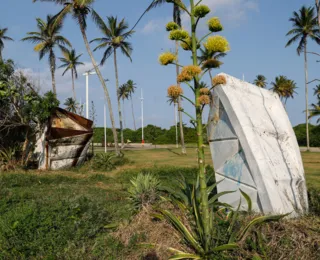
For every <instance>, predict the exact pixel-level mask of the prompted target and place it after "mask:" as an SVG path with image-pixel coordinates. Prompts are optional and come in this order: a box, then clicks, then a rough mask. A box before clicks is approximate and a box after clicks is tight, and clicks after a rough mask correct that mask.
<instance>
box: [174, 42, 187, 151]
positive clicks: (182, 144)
mask: <svg viewBox="0 0 320 260" xmlns="http://www.w3.org/2000/svg"><path fill="white" fill-rule="evenodd" d="M176 56H177V64H176V73H177V77H178V75H179V74H180V69H179V65H178V63H179V60H178V57H179V42H178V41H176ZM178 85H180V84H179V83H178ZM178 113H179V127H180V140H181V153H182V154H187V151H186V146H185V144H184V132H183V122H182V111H181V97H180V96H179V98H178Z"/></svg>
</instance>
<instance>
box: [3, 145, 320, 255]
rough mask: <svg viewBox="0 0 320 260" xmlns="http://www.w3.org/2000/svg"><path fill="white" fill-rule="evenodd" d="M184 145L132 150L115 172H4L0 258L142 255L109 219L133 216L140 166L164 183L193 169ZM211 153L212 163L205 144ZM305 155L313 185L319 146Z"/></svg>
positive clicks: (319, 170) (318, 173)
mask: <svg viewBox="0 0 320 260" xmlns="http://www.w3.org/2000/svg"><path fill="white" fill-rule="evenodd" d="M187 152H188V154H187V155H186V156H182V155H180V150H179V149H172V150H168V149H161V150H158V149H157V150H143V151H128V152H125V155H126V157H128V158H129V159H130V160H131V161H132V163H130V164H129V165H125V166H122V167H119V168H118V169H116V170H114V171H112V172H95V171H93V170H91V168H90V166H89V165H85V166H83V167H81V168H78V169H74V170H70V171H56V172H53V171H44V172H40V171H26V172H23V171H16V172H9V173H1V174H0V259H143V258H142V256H143V252H141V253H140V249H139V247H138V246H137V245H136V244H137V242H138V241H140V242H141V241H144V240H143V239H145V238H143V237H142V238H141V237H137V236H132V237H131V238H130V239H129V243H128V244H123V243H122V242H121V241H119V240H117V239H115V238H114V237H113V236H112V232H111V231H110V230H109V229H106V228H105V226H106V225H108V224H111V223H115V222H121V221H123V220H129V219H130V216H131V213H130V211H129V209H128V201H127V188H128V187H129V185H130V179H131V178H132V177H133V176H135V175H136V174H137V173H139V172H141V171H143V172H152V173H153V174H155V175H157V176H158V177H159V178H160V179H161V180H162V181H163V182H164V183H170V182H171V181H172V179H175V178H178V176H180V174H184V175H185V176H186V177H187V178H191V177H192V176H195V173H196V165H197V161H196V150H195V149H193V148H188V151H187ZM206 160H207V163H208V164H209V165H211V163H212V162H211V158H210V153H209V150H208V149H207V150H206ZM303 161H304V164H305V169H306V177H307V182H308V185H309V187H317V188H320V163H319V162H320V153H303ZM317 221H318V222H319V220H317ZM318 222H317V223H318ZM312 223H314V222H312ZM317 225H318V224H317ZM319 232H320V231H319ZM133 255H134V257H133ZM160 259H162V258H160Z"/></svg>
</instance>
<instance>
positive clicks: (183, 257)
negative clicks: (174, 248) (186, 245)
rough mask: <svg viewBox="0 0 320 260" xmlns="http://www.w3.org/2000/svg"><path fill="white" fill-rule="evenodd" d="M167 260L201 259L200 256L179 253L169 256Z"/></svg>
mask: <svg viewBox="0 0 320 260" xmlns="http://www.w3.org/2000/svg"><path fill="white" fill-rule="evenodd" d="M169 259H171V260H173V259H201V256H198V255H193V254H188V253H181V254H177V255H174V256H171V257H170V258H169Z"/></svg>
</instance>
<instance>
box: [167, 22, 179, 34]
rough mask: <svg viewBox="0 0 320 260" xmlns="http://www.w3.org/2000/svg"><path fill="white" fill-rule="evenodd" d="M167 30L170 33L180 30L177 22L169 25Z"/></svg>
mask: <svg viewBox="0 0 320 260" xmlns="http://www.w3.org/2000/svg"><path fill="white" fill-rule="evenodd" d="M166 29H167V31H168V32H170V31H173V30H177V29H179V25H178V24H177V23H175V22H169V23H167V26H166Z"/></svg>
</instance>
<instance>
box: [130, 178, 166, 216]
mask: <svg viewBox="0 0 320 260" xmlns="http://www.w3.org/2000/svg"><path fill="white" fill-rule="evenodd" d="M131 184H132V185H131V186H130V188H129V189H128V192H129V200H130V201H131V203H132V206H133V208H134V209H135V210H139V209H141V208H143V207H145V206H147V205H152V204H154V203H155V202H156V201H157V200H158V199H159V192H160V189H161V188H160V185H161V183H160V180H159V179H158V178H157V177H156V176H154V175H152V174H142V173H139V174H138V176H137V177H135V178H133V179H132V180H131Z"/></svg>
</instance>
